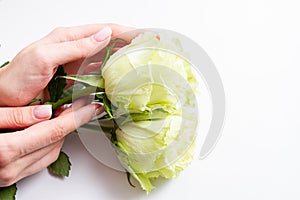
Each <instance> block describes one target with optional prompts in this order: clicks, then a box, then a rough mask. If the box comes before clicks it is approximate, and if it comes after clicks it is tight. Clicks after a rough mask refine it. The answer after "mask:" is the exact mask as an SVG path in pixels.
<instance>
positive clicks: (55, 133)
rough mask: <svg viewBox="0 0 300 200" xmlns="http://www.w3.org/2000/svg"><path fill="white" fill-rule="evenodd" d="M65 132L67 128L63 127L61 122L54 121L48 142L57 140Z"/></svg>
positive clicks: (62, 136)
mask: <svg viewBox="0 0 300 200" xmlns="http://www.w3.org/2000/svg"><path fill="white" fill-rule="evenodd" d="M66 132H67V130H66V129H65V127H64V126H63V124H61V123H55V124H54V125H53V130H52V133H51V135H50V138H49V139H50V143H51V144H52V143H54V142H57V141H59V140H61V139H62V138H64V136H65V133H66Z"/></svg>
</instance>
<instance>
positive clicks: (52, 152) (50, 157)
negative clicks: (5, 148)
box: [16, 142, 63, 181]
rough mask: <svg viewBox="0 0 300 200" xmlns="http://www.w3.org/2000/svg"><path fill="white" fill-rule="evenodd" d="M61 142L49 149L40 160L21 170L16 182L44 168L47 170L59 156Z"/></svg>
mask: <svg viewBox="0 0 300 200" xmlns="http://www.w3.org/2000/svg"><path fill="white" fill-rule="evenodd" d="M62 145H63V142H59V143H56V144H55V145H54V146H53V147H52V149H49V151H48V152H47V153H46V154H45V155H43V156H42V157H40V159H38V160H36V162H33V163H32V164H31V165H28V166H27V167H26V168H24V169H23V170H22V172H21V173H19V175H18V176H17V178H16V181H18V180H21V179H23V178H24V177H27V176H30V175H32V174H35V173H37V172H39V171H41V170H43V169H45V168H47V167H48V166H49V165H51V164H52V163H53V162H55V161H56V160H57V158H58V156H59V153H60V150H61V148H62Z"/></svg>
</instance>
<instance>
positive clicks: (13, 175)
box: [0, 140, 63, 187]
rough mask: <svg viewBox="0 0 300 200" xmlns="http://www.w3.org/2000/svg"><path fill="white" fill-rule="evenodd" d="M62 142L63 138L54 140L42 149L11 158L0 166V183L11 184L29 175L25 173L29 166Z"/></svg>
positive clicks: (58, 146)
mask: <svg viewBox="0 0 300 200" xmlns="http://www.w3.org/2000/svg"><path fill="white" fill-rule="evenodd" d="M62 144H63V140H61V141H59V142H56V143H55V144H51V145H49V146H47V147H45V148H43V149H40V150H37V151H36V152H33V153H31V154H29V155H26V156H23V157H22V158H18V159H16V160H14V159H12V160H11V161H10V162H9V163H8V164H7V165H2V166H1V168H0V177H1V179H2V182H3V183H0V187H1V186H7V185H11V184H12V183H15V182H17V181H18V180H20V179H21V178H23V177H25V176H28V175H31V174H32V173H31V174H28V173H25V174H24V172H26V171H27V169H28V167H29V166H31V165H33V164H34V163H37V162H39V161H40V160H41V159H43V157H45V156H46V155H48V154H49V152H52V151H53V150H54V149H57V148H59V149H60V148H61V147H62Z"/></svg>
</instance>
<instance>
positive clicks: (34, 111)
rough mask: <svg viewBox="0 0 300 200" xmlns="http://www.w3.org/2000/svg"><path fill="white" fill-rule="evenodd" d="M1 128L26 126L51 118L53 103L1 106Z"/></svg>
mask: <svg viewBox="0 0 300 200" xmlns="http://www.w3.org/2000/svg"><path fill="white" fill-rule="evenodd" d="M0 114H1V118H0V129H20V128H26V127H28V126H31V125H33V124H36V123H38V122H41V121H45V120H48V119H50V118H51V115H52V108H51V105H38V106H27V107H5V108H0Z"/></svg>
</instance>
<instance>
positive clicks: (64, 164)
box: [48, 151, 71, 176]
mask: <svg viewBox="0 0 300 200" xmlns="http://www.w3.org/2000/svg"><path fill="white" fill-rule="evenodd" d="M48 169H49V171H50V172H51V173H52V174H55V175H57V176H69V172H70V169H71V162H70V160H69V156H68V155H67V154H65V153H64V152H62V151H61V152H60V154H59V156H58V158H57V160H56V161H55V162H54V163H52V164H51V165H49V166H48Z"/></svg>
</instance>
